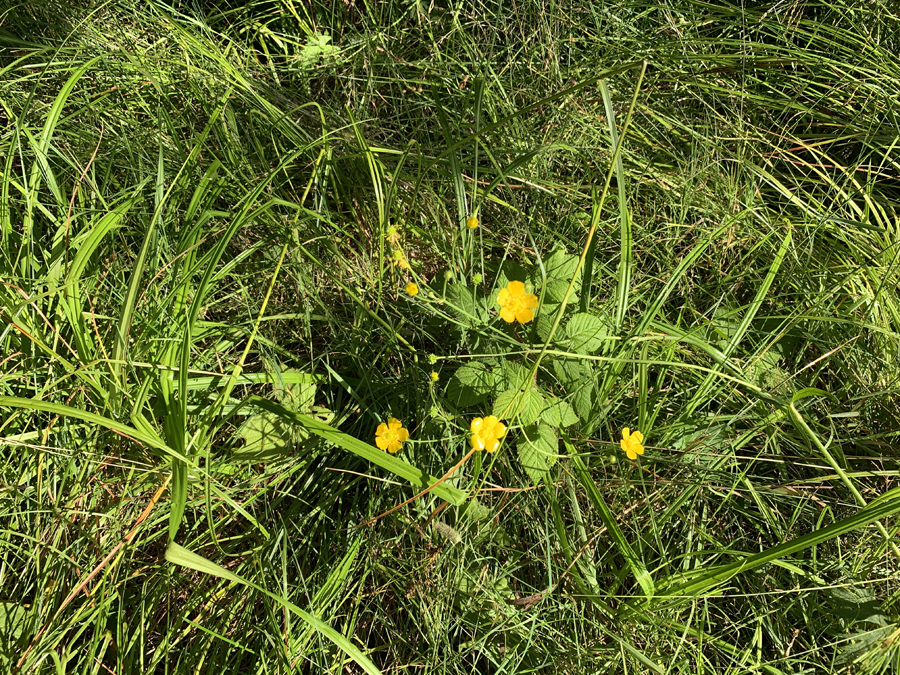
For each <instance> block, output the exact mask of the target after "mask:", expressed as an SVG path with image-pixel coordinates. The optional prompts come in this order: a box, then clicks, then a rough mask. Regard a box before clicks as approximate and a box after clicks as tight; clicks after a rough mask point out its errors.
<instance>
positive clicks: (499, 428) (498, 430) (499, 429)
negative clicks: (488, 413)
mask: <svg viewBox="0 0 900 675" xmlns="http://www.w3.org/2000/svg"><path fill="white" fill-rule="evenodd" d="M505 435H506V425H505V424H503V423H502V422H497V424H496V425H494V436H496V437H497V438H503V437H504V436H505Z"/></svg>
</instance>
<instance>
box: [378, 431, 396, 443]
mask: <svg viewBox="0 0 900 675" xmlns="http://www.w3.org/2000/svg"><path fill="white" fill-rule="evenodd" d="M381 437H382V438H383V439H384V440H385V441H387V442H388V443H400V434H399V433H398V432H397V430H396V429H388V430H387V431H385V432H384V433H383V434H381Z"/></svg>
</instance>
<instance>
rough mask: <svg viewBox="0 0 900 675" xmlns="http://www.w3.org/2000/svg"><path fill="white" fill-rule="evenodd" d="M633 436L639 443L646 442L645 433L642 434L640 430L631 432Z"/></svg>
mask: <svg viewBox="0 0 900 675" xmlns="http://www.w3.org/2000/svg"><path fill="white" fill-rule="evenodd" d="M631 437H632V438H633V439H634V440H636V441H637V442H638V443H643V442H644V434H642V433H641V432H640V431H635V432H634V433H633V434H631Z"/></svg>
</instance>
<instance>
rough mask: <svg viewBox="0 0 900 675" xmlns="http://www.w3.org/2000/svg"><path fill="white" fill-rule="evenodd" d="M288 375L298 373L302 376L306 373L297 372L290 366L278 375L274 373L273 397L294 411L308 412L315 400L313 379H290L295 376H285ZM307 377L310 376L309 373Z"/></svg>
mask: <svg viewBox="0 0 900 675" xmlns="http://www.w3.org/2000/svg"><path fill="white" fill-rule="evenodd" d="M290 375H300V376H301V377H302V376H304V375H306V373H298V372H297V371H296V370H294V369H293V368H290V369H288V370H285V371H283V372H281V373H279V374H278V375H274V377H275V387H274V388H273V392H274V394H275V398H277V399H278V402H279V403H281V404H282V405H283V406H284V407H286V408H290V409H291V410H293V411H295V412H309V411H310V410H311V409H312V406H313V404H314V403H315V402H316V383H315V380H312V381H299V382H297V381H291V380H295V379H296V378H290V377H287V376H290ZM279 376H280V377H279ZM309 377H310V378H312V376H311V375H310V376H309Z"/></svg>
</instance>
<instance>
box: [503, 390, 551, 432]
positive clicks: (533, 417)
mask: <svg viewBox="0 0 900 675" xmlns="http://www.w3.org/2000/svg"><path fill="white" fill-rule="evenodd" d="M544 405H545V402H544V397H543V396H542V395H541V393H540V392H539V391H537V390H535V389H528V390H526V391H524V392H523V391H522V390H521V389H507V390H506V391H504V392H503V393H502V394H500V395H499V396H498V397H497V400H496V401H495V402H494V409H493V414H494V415H495V416H496V417H498V418H500V419H507V420H511V419H513V416H514V415H515V414H516V412H518V414H519V417H518V419H519V422H521V423H522V424H533V423H534V422H536V421H537V420H538V418H539V417H540V416H541V411H543V409H544Z"/></svg>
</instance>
